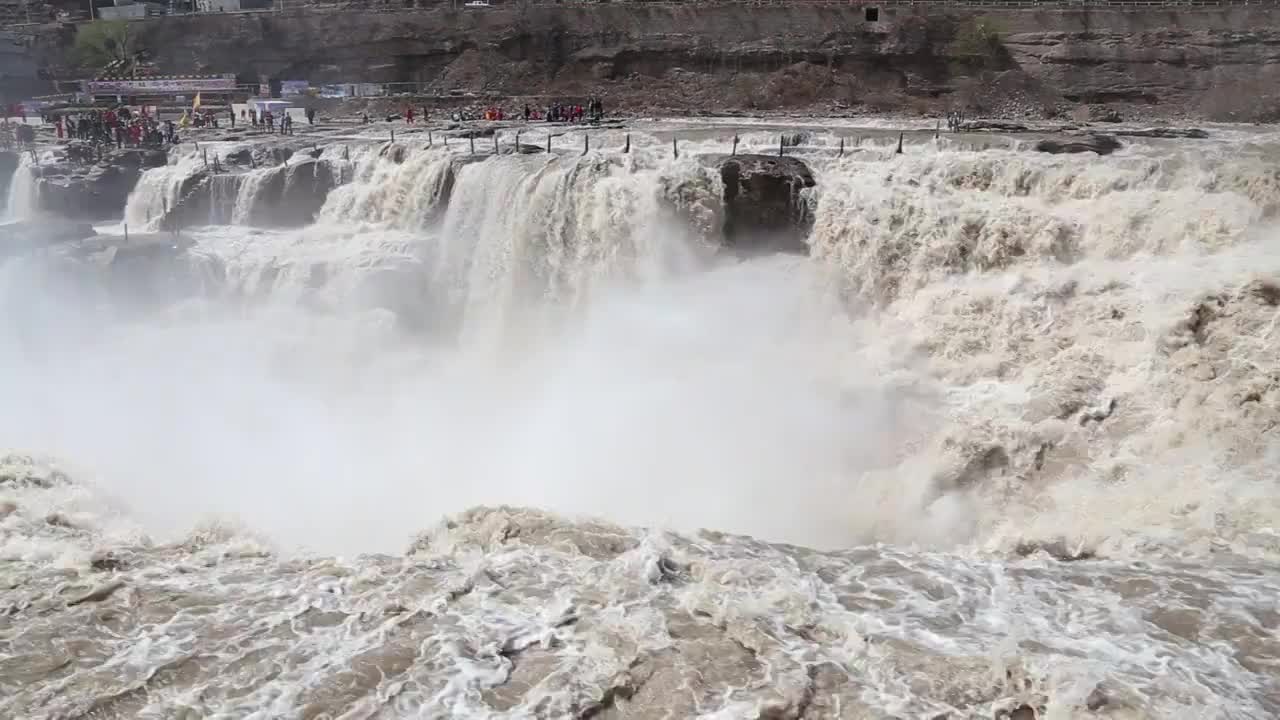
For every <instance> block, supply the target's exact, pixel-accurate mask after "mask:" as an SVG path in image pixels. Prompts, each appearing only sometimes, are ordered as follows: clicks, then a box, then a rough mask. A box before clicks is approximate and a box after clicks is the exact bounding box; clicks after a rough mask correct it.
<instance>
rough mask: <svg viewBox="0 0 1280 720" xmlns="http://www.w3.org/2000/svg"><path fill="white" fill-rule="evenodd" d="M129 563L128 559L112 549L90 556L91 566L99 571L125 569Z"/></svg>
mask: <svg viewBox="0 0 1280 720" xmlns="http://www.w3.org/2000/svg"><path fill="white" fill-rule="evenodd" d="M128 565H129V563H128V561H127V560H125V559H124V558H123V557H121V556H120V555H117V554H116V553H114V552H112V551H110V550H106V551H100V552H96V553H94V554H93V556H92V557H91V558H89V567H91V568H93V569H94V570H97V571H98V572H114V571H116V570H124V569H125V568H126V567H128Z"/></svg>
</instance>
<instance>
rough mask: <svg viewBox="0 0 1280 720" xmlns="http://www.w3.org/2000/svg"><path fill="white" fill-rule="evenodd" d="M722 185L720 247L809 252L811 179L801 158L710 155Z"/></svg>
mask: <svg viewBox="0 0 1280 720" xmlns="http://www.w3.org/2000/svg"><path fill="white" fill-rule="evenodd" d="M704 158H705V159H704V162H709V163H713V164H714V166H715V167H716V168H718V169H719V171H720V179H721V181H722V183H723V186H724V226H723V243H724V247H726V248H731V249H734V250H736V251H740V252H790V253H801V254H805V253H808V251H809V247H808V244H807V243H806V242H805V240H806V238H808V236H809V232H810V230H812V229H813V214H812V212H811V211H810V208H809V203H808V199H807V198H806V197H805V195H806V193H805V191H806V190H808V189H809V188H812V187H813V186H814V184H815V182H814V179H813V173H812V172H811V171H810V170H809V166H808V165H806V164H805V163H804V161H802V160H800V159H799V158H794V157H785V156H783V157H775V156H772V155H709V156H704Z"/></svg>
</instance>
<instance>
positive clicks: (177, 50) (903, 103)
mask: <svg viewBox="0 0 1280 720" xmlns="http://www.w3.org/2000/svg"><path fill="white" fill-rule="evenodd" d="M869 6H870V5H867V6H864V5H835V4H823V3H802V2H797V3H791V4H778V5H747V4H737V3H734V4H721V3H697V4H692V3H690V4H656V3H655V4H637V3H630V4H591V5H554V6H549V5H530V4H518V3H510V4H505V5H495V6H493V7H489V8H484V9H466V8H462V7H459V9H452V8H450V7H448V6H445V5H443V4H435V5H434V6H433V7H427V8H421V7H419V8H414V9H411V10H404V11H386V10H384V11H382V12H369V11H367V10H350V11H348V10H330V11H326V12H317V11H314V10H296V11H285V12H279V13H241V14H226V15H199V16H180V17H170V18H163V19H158V20H149V21H143V22H139V23H137V29H138V30H139V31H140V33H141V35H142V42H143V45H144V46H146V47H147V48H148V49H150V50H151V52H152V53H153V54H154V56H155V57H156V59H157V61H158V62H159V64H160V65H161V66H162V67H165V68H166V69H168V70H169V71H171V72H176V73H184V72H235V73H237V74H239V75H240V76H241V77H242V78H243V79H245V80H246V81H251V82H255V81H257V79H258V77H259V76H261V75H266V76H269V77H272V78H276V79H290V80H302V79H305V80H310V81H312V82H381V83H393V82H399V83H414V85H413V87H414V89H416V90H418V91H422V92H448V91H468V92H474V93H481V94H486V93H487V94H493V95H505V96H525V97H528V96H536V95H548V96H567V95H572V96H585V95H589V94H600V95H604V96H605V97H607V98H609V99H610V100H611V101H612V106H613V107H618V106H632V107H637V108H639V107H646V108H651V109H670V110H677V111H683V110H701V111H709V112H716V111H726V110H738V109H742V110H776V109H788V108H791V109H794V108H813V109H840V108H850V109H860V110H870V111H890V110H922V111H923V110H929V111H937V110H939V109H949V108H959V107H967V108H970V109H972V110H974V111H976V112H985V113H993V114H1053V113H1058V112H1062V111H1064V110H1066V111H1069V110H1071V109H1072V107H1074V106H1081V105H1120V106H1131V107H1133V108H1136V109H1144V108H1145V109H1148V110H1150V111H1152V112H1155V113H1157V114H1163V115H1178V114H1184V113H1185V114H1189V115H1198V116H1207V117H1212V118H1219V119H1238V120H1246V119H1259V118H1260V119H1268V118H1269V117H1270V116H1276V115H1280V91H1277V90H1276V89H1275V88H1280V5H1277V4H1274V3H1266V4H1261V5H1237V6H1222V7H1182V8H1176V9H1175V8H1159V7H1141V8H1115V7H1087V6H1086V7H1080V6H1074V7H1072V6H1057V5H1051V4H1047V5H1046V6H1045V7H1044V8H1042V9H1041V8H1035V9H1008V10H1001V9H990V8H974V9H966V8H964V7H963V6H956V5H951V6H929V7H916V6H906V5H902V6H895V5H888V6H884V7H878V8H876V9H877V14H876V20H875V21H871V20H869V19H868V17H869V16H868V13H867V7H869ZM70 37H72V34H71V33H67V32H66V31H65V30H63V31H56V30H54V29H50V30H49V31H48V33H47V34H46V35H45V36H44V37H42V38H41V39H40V41H39V42H37V43H36V45H38V47H37V48H35V49H34V50H33V53H35V54H36V55H39V56H41V61H42V62H43V63H44V64H46V65H61V66H66V65H68V64H69V54H68V49H69V38H70Z"/></svg>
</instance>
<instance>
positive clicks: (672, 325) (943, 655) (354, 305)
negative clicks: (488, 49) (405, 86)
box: [0, 131, 1280, 720]
mask: <svg viewBox="0 0 1280 720" xmlns="http://www.w3.org/2000/svg"><path fill="white" fill-rule="evenodd" d="M755 140H758V144H760V145H764V144H767V143H769V142H771V139H770V138H768V137H764V136H761V137H760V138H756V139H755ZM748 141H752V138H750V137H749V138H748ZM836 142H837V141H836V139H835V138H834V137H827V136H819V137H817V138H815V139H814V140H813V145H812V146H810V147H808V148H806V149H803V150H801V151H800V153H801V155H802V156H804V157H805V159H806V161H807V162H808V163H809V165H810V166H811V167H812V169H813V171H814V174H815V176H816V178H817V186H816V187H815V188H814V189H813V190H812V191H811V192H812V195H811V196H810V197H809V201H810V203H811V205H810V207H811V211H812V214H813V218H814V226H813V230H812V233H811V235H810V237H809V241H808V242H809V246H810V253H809V256H808V257H801V256H795V255H759V256H754V257H740V256H738V257H731V256H728V255H726V254H725V253H718V252H715V248H714V247H713V243H711V242H710V241H709V240H708V238H709V237H711V236H712V235H713V234H714V233H712V232H710V230H711V229H714V228H716V227H717V223H718V222H719V217H720V216H721V212H722V208H721V207H720V205H721V189H720V183H721V178H720V176H719V174H718V173H716V172H712V171H709V170H708V169H706V168H705V167H703V166H702V165H700V164H699V163H698V162H697V161H696V158H694V156H695V155H696V154H697V151H698V147H697V143H694V142H690V143H687V148H685V149H684V152H682V154H681V157H680V158H672V157H671V156H670V153H669V152H668V151H667V150H668V146H667V145H666V144H665V141H662V142H660V141H658V140H656V139H654V140H651V141H650V142H648V143H644V142H637V143H636V148H635V149H634V150H633V152H632V153H631V154H629V155H621V154H620V153H617V152H616V150H615V151H612V152H607V151H592V152H590V153H588V154H586V155H583V156H581V157H579V156H578V155H577V154H576V153H575V154H574V155H573V156H572V157H570V156H568V155H563V156H549V155H504V156H501V157H497V158H490V159H486V160H483V161H480V162H466V158H465V157H464V155H465V153H464V152H463V149H462V148H449V149H446V148H442V147H439V145H436V146H434V147H431V148H428V147H426V146H425V143H417V142H416V141H409V142H402V144H401V147H402V148H404V150H403V152H404V155H403V156H399V157H397V156H396V155H397V153H392V152H384V151H383V150H382V149H381V148H380V147H378V146H375V145H373V144H369V145H367V146H366V148H365V149H363V150H360V149H354V150H351V151H350V152H349V153H348V151H345V150H343V151H341V152H340V149H339V148H337V147H330V148H328V149H325V150H324V151H323V152H324V154H323V155H322V156H321V162H323V163H325V165H326V167H327V168H329V170H331V171H332V172H333V173H334V174H335V175H337V176H339V177H340V180H343V181H345V182H344V183H342V184H340V185H339V186H338V187H336V188H334V189H333V190H332V191H330V192H328V194H327V197H325V198H323V207H321V208H320V209H319V212H318V215H317V216H316V218H317V219H316V220H315V222H314V223H312V224H310V225H309V226H307V227H305V228H302V229H292V230H279V229H267V228H265V227H261V224H260V223H257V222H256V221H255V217H256V216H257V215H258V213H259V209H258V208H257V204H258V203H259V200H258V198H257V194H258V193H259V192H260V191H261V188H265V187H267V186H268V185H269V184H270V182H271V181H270V177H269V173H272V172H277V170H274V169H270V168H264V169H260V170H253V171H249V172H247V173H245V174H243V175H241V176H239V178H238V179H237V180H236V182H235V183H228V184H226V186H225V187H221V188H218V187H215V188H214V190H215V192H214V198H215V199H214V202H213V203H212V206H211V208H210V220H211V221H212V222H213V224H210V225H208V226H203V227H196V228H188V229H186V230H184V231H183V233H182V236H183V242H184V243H185V244H182V245H179V246H177V247H175V246H171V245H170V244H169V243H167V242H156V243H155V244H154V245H152V246H146V247H142V248H133V249H128V248H119V249H109V250H103V251H101V252H93V253H80V254H76V253H72V252H69V251H68V252H60V251H58V250H57V249H49V250H39V251H36V252H29V253H26V254H18V255H14V256H12V257H10V258H9V259H8V260H6V261H3V262H4V264H3V265H0V397H2V398H3V402H4V411H3V413H0V438H2V439H3V443H4V444H5V445H6V446H8V447H10V448H12V452H11V453H10V454H9V455H8V456H7V458H6V459H4V460H3V463H2V466H0V518H2V519H0V717H5V718H156V719H164V720H173V719H179V720H185V719H194V718H255V719H261V720H265V719H268V718H307V719H308V720H314V719H319V718H331V719H337V718H342V719H345V720H354V719H355V718H417V717H422V718H473V717H474V718H481V717H493V718H498V717H502V718H571V717H572V718H601V719H603V718H655V719H656V718H671V719H673V720H679V719H683V718H695V717H696V718H722V719H725V720H728V719H731V718H771V719H780V718H809V719H811V720H812V719H815V718H875V719H888V718H926V719H930V720H931V719H934V718H949V719H952V720H954V719H957V718H998V717H1012V718H1017V719H1018V720H1028V719H1030V718H1033V717H1035V718H1053V719H1056V720H1061V719H1064V718H1093V717H1101V718H1125V719H1137V718H1188V719H1210V718H1250V719H1254V718H1256V719H1262V718H1273V717H1277V716H1278V715H1280V680H1278V679H1277V677H1278V676H1280V636H1278V635H1277V623H1278V622H1280V531H1278V530H1277V528H1280V493H1278V492H1277V488H1276V482H1277V472H1278V471H1277V468H1280V452H1278V451H1280V441H1278V440H1277V429H1276V428H1277V424H1278V423H1280V353H1278V346H1277V342H1278V341H1280V330H1278V329H1277V323H1278V321H1280V252H1277V250H1276V245H1275V243H1276V241H1277V239H1280V229H1277V225H1276V222H1277V220H1278V219H1280V171H1278V170H1277V168H1278V167H1280V164H1278V163H1280V137H1278V136H1273V135H1263V134H1244V133H1242V132H1236V131H1224V132H1223V133H1222V134H1221V135H1219V136H1216V137H1215V138H1214V139H1211V140H1202V141H1198V142H1195V143H1190V142H1184V141H1177V142H1169V141H1155V142H1149V143H1137V144H1132V145H1129V146H1127V147H1126V148H1124V149H1123V150H1121V151H1120V152H1118V153H1116V154H1114V155H1111V156H1109V157H1105V158H1098V157H1095V156H1093V155H1088V156H1050V155H1043V154H1037V153H1033V152H1029V151H1027V150H1025V149H1022V148H1019V147H1015V146H1014V145H1013V143H1012V141H1010V142H1009V143H1007V144H1006V145H1005V146H1001V147H995V148H989V149H985V150H981V151H974V150H972V149H970V148H967V147H965V146H963V145H961V144H958V143H957V142H955V141H953V140H952V139H951V138H949V137H943V138H942V139H941V140H939V141H937V142H936V143H935V142H934V141H933V140H929V141H928V142H927V143H917V144H912V145H908V147H907V148H906V150H907V152H906V153H905V154H904V155H901V156H895V155H894V154H893V152H892V146H891V145H889V144H887V143H888V142H889V141H888V140H887V139H886V141H885V142H886V144H885V145H877V144H875V143H873V142H870V141H868V142H864V143H863V145H862V147H860V148H858V149H857V151H853V152H848V153H846V154H844V156H842V157H838V156H837V154H836V153H835V152H831V151H830V150H832V149H833V148H834V144H835V143H836ZM610 143H611V144H613V145H619V144H620V138H617V137H615V138H612V139H610ZM748 144H749V143H748ZM712 145H715V146H717V147H714V148H713V147H711V146H712ZM723 145H724V140H723V138H721V139H718V140H716V141H715V142H711V141H708V142H707V147H706V148H703V149H704V150H707V151H710V150H713V149H714V150H718V151H722V150H723ZM823 145H825V146H826V147H825V148H824V147H822V146H823ZM202 146H203V145H202ZM397 160H399V161H400V162H397ZM196 165H197V163H196V159H195V156H194V154H193V153H192V152H190V151H187V152H185V153H183V152H177V153H175V154H174V156H173V157H171V159H170V164H169V165H168V166H167V167H161V168H156V169H153V170H149V171H147V173H146V175H145V176H143V178H142V181H141V182H140V183H139V185H138V187H137V189H136V190H135V191H134V194H133V196H132V197H131V198H130V200H129V207H128V209H127V211H126V218H127V219H129V220H130V221H131V224H132V227H133V228H134V231H135V232H137V228H139V227H141V226H143V225H145V224H147V223H148V222H152V223H154V222H155V220H154V219H155V218H156V217H158V216H160V215H161V214H162V213H163V212H164V211H165V210H166V209H167V208H172V207H174V206H175V204H179V203H181V202H182V200H183V199H182V197H181V193H182V192H183V181H184V180H185V179H186V178H187V177H188V176H190V175H191V174H192V173H194V172H195V171H196ZM30 183H31V176H30V173H29V172H26V171H25V169H24V170H20V171H19V173H18V176H17V178H16V180H15V182H14V188H13V190H12V192H11V193H10V201H9V205H10V207H9V208H8V212H9V213H10V214H14V215H19V214H21V213H23V212H24V207H25V206H26V205H28V204H29V203H30V198H31V196H32V193H33V192H34V191H33V190H32V188H31V187H30ZM163 235H164V233H161V234H159V235H156V236H153V239H154V237H163ZM442 518H443V519H442ZM700 528H712V529H713V530H701V529H700Z"/></svg>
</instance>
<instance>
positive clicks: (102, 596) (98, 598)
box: [67, 580, 124, 607]
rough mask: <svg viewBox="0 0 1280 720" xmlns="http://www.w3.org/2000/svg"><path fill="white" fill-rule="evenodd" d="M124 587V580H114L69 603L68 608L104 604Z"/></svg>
mask: <svg viewBox="0 0 1280 720" xmlns="http://www.w3.org/2000/svg"><path fill="white" fill-rule="evenodd" d="M122 587H124V581H123V580H113V581H111V582H109V583H105V584H103V585H99V586H98V587H96V588H94V589H92V590H90V591H89V592H88V593H85V594H84V595H81V596H80V597H77V598H75V599H73V600H70V601H68V602H67V607H75V606H76V605H83V604H84V603H87V602H102V601H103V600H106V599H107V598H109V597H111V596H112V595H114V594H115V592H116V591H117V590H119V589H120V588H122Z"/></svg>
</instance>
